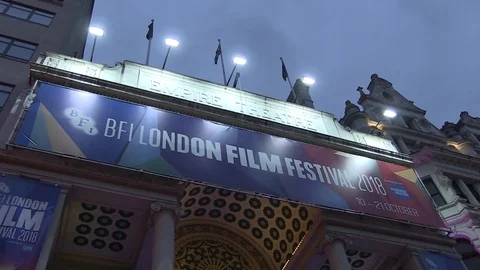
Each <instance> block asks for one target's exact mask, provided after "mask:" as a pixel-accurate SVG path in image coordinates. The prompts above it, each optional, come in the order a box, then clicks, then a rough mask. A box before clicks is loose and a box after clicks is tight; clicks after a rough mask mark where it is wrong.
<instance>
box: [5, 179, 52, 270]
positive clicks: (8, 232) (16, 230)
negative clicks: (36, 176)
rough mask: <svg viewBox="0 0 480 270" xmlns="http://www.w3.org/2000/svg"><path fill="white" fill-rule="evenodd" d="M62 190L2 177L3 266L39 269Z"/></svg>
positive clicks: (24, 180) (27, 269) (31, 269)
mask: <svg viewBox="0 0 480 270" xmlns="http://www.w3.org/2000/svg"><path fill="white" fill-rule="evenodd" d="M59 193H60V189H59V188H58V187H55V186H52V185H48V184H43V183H40V182H34V181H30V180H27V179H23V178H21V177H18V176H11V175H6V176H0V269H25V270H34V269H35V267H36V265H37V260H38V257H39V256H40V252H41V250H42V246H43V241H44V239H45V236H46V234H47V232H48V229H49V226H50V223H51V219H52V217H53V212H54V210H55V206H56V204H57V199H58V195H59Z"/></svg>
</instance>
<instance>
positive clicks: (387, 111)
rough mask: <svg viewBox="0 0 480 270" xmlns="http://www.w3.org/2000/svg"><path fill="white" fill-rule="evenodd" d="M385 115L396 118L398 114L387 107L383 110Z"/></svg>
mask: <svg viewBox="0 0 480 270" xmlns="http://www.w3.org/2000/svg"><path fill="white" fill-rule="evenodd" d="M383 116H385V117H388V118H394V117H395V116H397V113H396V112H395V111H392V110H390V109H386V110H385V111H384V112H383Z"/></svg>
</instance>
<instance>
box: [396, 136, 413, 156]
mask: <svg viewBox="0 0 480 270" xmlns="http://www.w3.org/2000/svg"><path fill="white" fill-rule="evenodd" d="M394 141H395V143H396V144H397V145H398V147H400V151H401V152H402V153H403V154H407V155H408V154H410V149H408V146H407V145H406V144H405V142H404V141H403V139H402V138H400V137H396V136H395V137H394Z"/></svg>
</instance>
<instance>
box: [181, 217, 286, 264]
mask: <svg viewBox="0 0 480 270" xmlns="http://www.w3.org/2000/svg"><path fill="white" fill-rule="evenodd" d="M264 256H265V255H263V254H262V253H261V252H259V250H258V249H257V247H255V246H254V245H252V244H251V243H250V242H249V241H247V239H246V238H244V236H241V235H238V234H236V233H235V232H232V231H229V230H227V229H225V228H221V227H218V226H216V225H207V224H195V225H186V226H181V227H180V228H178V231H177V233H176V234H175V269H178V270H189V269H205V270H207V269H208V270H217V269H218V270H220V269H222V270H243V269H245V270H247V269H248V270H260V269H265V270H269V269H279V267H278V266H277V267H275V266H274V265H272V264H271V263H269V262H268V261H267V260H268V259H267V258H266V257H264ZM274 256H275V255H274ZM282 259H283V260H282V262H284V261H285V260H286V258H285V257H282Z"/></svg>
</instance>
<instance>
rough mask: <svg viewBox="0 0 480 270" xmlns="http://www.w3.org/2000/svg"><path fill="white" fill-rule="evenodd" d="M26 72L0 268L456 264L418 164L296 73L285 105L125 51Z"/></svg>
mask: <svg viewBox="0 0 480 270" xmlns="http://www.w3.org/2000/svg"><path fill="white" fill-rule="evenodd" d="M29 75H30V79H28V78H27V77H25V78H24V80H25V83H26V84H27V85H28V86H27V87H26V89H27V95H26V97H25V98H24V99H23V100H21V102H20V104H21V105H19V106H18V108H16V109H15V110H12V111H11V113H10V115H9V119H8V121H7V122H6V124H5V125H4V130H8V131H9V132H5V134H6V135H7V136H6V137H5V138H2V140H5V141H6V145H5V149H2V151H1V152H0V154H1V156H2V157H1V159H0V161H1V163H0V170H1V171H2V179H1V180H0V189H1V190H2V198H0V199H2V208H1V209H0V219H1V221H2V222H1V224H2V226H1V230H2V233H4V234H5V237H7V236H9V237H10V240H11V241H9V242H5V241H4V239H0V240H2V241H4V242H1V243H2V245H4V246H2V245H0V247H3V248H4V249H5V247H8V245H12V243H13V244H15V247H16V249H15V251H16V253H15V254H21V255H22V256H23V257H20V259H18V257H15V256H14V254H13V250H14V249H11V250H12V251H11V252H12V254H13V255H12V254H10V256H8V257H5V256H4V257H0V261H1V262H2V264H3V265H2V266H5V267H11V268H9V269H15V267H17V268H18V267H20V266H23V267H24V269H72V270H73V269H75V270H77V269H78V270H80V269H138V270H142V269H156V270H160V269H161V270H168V269H272V270H273V269H307V270H308V269H312V270H313V269H324V270H326V269H335V270H337V269H338V270H346V269H352V268H353V269H392V270H396V269H430V268H431V267H434V266H435V267H444V268H446V269H464V268H463V266H462V263H461V261H460V259H461V254H460V253H459V252H458V251H457V250H455V247H458V243H457V241H456V240H455V239H454V238H452V237H450V236H449V232H450V231H449V228H447V227H446V226H445V223H444V221H443V220H442V219H441V217H440V215H438V213H437V211H436V210H435V208H434V207H433V205H432V203H431V201H430V200H429V198H428V197H427V196H426V195H425V194H424V192H423V191H422V187H421V186H419V184H420V182H419V181H418V177H417V175H416V174H415V172H414V171H413V170H412V169H411V167H412V166H413V165H414V161H415V160H412V159H411V158H410V156H409V155H408V154H404V153H401V152H399V151H398V150H397V147H396V145H395V144H394V143H392V140H391V139H390V138H389V137H388V138H381V137H378V136H375V135H372V134H370V132H365V131H367V128H368V126H369V125H371V123H370V122H368V121H366V122H365V123H366V126H362V125H363V124H362V123H358V124H352V126H353V125H355V129H358V130H354V129H353V128H345V127H344V126H342V124H341V123H339V122H338V121H337V120H336V119H335V118H334V117H333V115H331V114H329V113H325V112H321V111H317V110H315V109H313V103H312V102H311V98H310V97H309V94H308V87H307V86H306V85H303V84H302V83H301V81H297V82H296V83H295V91H296V97H297V99H296V100H294V101H295V103H297V104H293V103H292V102H283V101H279V100H274V99H271V98H268V97H265V96H261V95H257V94H253V93H250V92H245V91H240V90H237V89H233V88H230V87H225V86H222V85H217V84H214V83H210V82H206V81H203V80H199V79H196V78H192V77H188V76H184V75H180V74H176V73H173V72H169V71H167V70H161V69H155V68H152V67H148V66H144V65H140V64H137V63H133V62H129V61H124V62H123V63H118V64H117V65H116V66H114V67H108V66H105V65H101V64H96V63H91V62H88V61H84V60H81V59H78V58H74V57H71V56H66V55H60V54H54V53H47V54H45V55H41V56H40V57H39V58H38V60H37V61H36V63H33V64H32V65H31V67H30V73H29ZM289 99H291V98H289ZM299 104H300V105H299ZM347 107H348V111H349V112H352V111H354V110H355V108H353V107H352V106H351V104H348V106H347ZM357 109H358V108H357ZM365 114H366V113H365V112H360V115H362V117H364V115H365ZM352 117H353V116H352ZM355 117H357V116H355ZM347 118H348V117H347ZM347 118H344V119H343V120H342V123H343V124H344V123H345V121H346V122H348V121H351V122H352V123H353V122H355V123H357V122H361V121H353V120H348V119H347ZM357 118H359V119H360V118H361V117H357ZM379 126H380V125H379ZM379 126H377V127H379ZM370 130H371V128H369V130H368V131H370ZM395 142H396V143H397V142H398V141H395ZM40 189H42V190H46V191H44V192H36V190H40ZM47 190H48V192H47ZM42 194H52V195H49V196H43V195H42ZM42 196H43V197H42ZM47 205H50V206H52V205H53V206H54V207H50V208H48V207H47ZM2 211H3V212H2ZM9 213H11V214H9ZM40 217H42V219H41V218H40ZM444 219H445V218H444ZM42 220H43V222H42ZM447 222H448V220H447ZM15 228H16V229H18V231H17V230H15ZM20 233H23V234H24V235H26V236H23V237H21V238H18V237H20V236H18V237H17V238H15V237H13V236H17V234H20ZM5 237H4V238H5ZM12 237H13V239H12ZM7 238H8V237H7ZM7 240H8V239H7ZM12 241H13V242H12ZM4 243H5V244H4ZM17 249H19V250H17ZM27 257H28V258H29V261H28V262H25V259H24V258H27ZM15 258H17V259H15ZM12 267H13V268H12ZM428 267H430V268H428ZM438 269H442V268H438Z"/></svg>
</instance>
